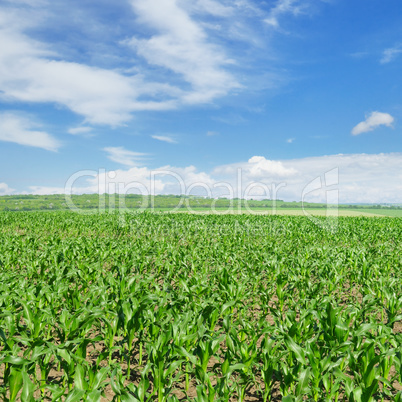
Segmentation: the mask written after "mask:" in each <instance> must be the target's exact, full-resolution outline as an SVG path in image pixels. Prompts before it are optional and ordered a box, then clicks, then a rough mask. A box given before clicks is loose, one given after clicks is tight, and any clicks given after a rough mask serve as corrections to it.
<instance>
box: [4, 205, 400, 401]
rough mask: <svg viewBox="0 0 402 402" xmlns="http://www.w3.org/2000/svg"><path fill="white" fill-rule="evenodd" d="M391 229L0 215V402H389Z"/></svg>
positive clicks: (394, 383) (396, 382) (393, 314)
mask: <svg viewBox="0 0 402 402" xmlns="http://www.w3.org/2000/svg"><path fill="white" fill-rule="evenodd" d="M401 234H402V221H401V220H399V219H392V218H340V219H339V221H338V225H337V231H336V232H330V231H326V230H323V229H322V228H321V227H320V226H317V225H315V224H314V223H312V222H310V221H309V220H308V219H306V218H304V217H284V216H230V215H225V216H212V215H210V216H195V215H185V214H149V213H142V214H125V215H122V214H102V215H78V214H74V213H69V212H63V213H61V212H58V213H2V214H0V397H1V398H2V399H4V400H9V401H15V400H22V401H33V400H54V401H57V400H65V401H68V402H71V401H78V400H86V401H100V400H116V401H150V400H158V401H177V400H191V401H215V400H216V401H229V400H233V401H251V400H255V401H256V400H261V401H267V400H271V401H275V400H284V401H294V400H295V401H301V400H314V401H341V400H344V401H346V400H347V401H356V402H357V401H374V400H376V401H378V400H384V401H385V400H393V401H401V400H402V393H401V389H402V387H401V384H402V324H401V320H402V280H401V279H402V278H401V276H402V273H401V266H402V257H401V256H402V253H401V243H400V241H399V239H400V238H401Z"/></svg>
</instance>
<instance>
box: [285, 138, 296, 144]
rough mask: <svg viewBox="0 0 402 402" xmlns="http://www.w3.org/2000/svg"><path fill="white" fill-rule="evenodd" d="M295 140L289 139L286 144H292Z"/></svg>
mask: <svg viewBox="0 0 402 402" xmlns="http://www.w3.org/2000/svg"><path fill="white" fill-rule="evenodd" d="M294 140H295V139H294V138H288V139H287V140H286V142H287V143H288V144H292V143H293V141H294Z"/></svg>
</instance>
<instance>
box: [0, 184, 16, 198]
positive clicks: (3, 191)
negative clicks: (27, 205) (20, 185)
mask: <svg viewBox="0 0 402 402" xmlns="http://www.w3.org/2000/svg"><path fill="white" fill-rule="evenodd" d="M14 192H15V190H14V189H13V188H11V187H9V186H8V184H6V183H0V195H10V194H12V193H14Z"/></svg>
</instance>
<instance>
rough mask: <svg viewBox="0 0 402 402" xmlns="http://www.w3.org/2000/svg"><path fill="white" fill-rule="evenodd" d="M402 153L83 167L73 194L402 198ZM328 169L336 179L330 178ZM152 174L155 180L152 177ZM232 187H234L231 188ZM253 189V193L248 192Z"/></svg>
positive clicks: (43, 190)
mask: <svg viewBox="0 0 402 402" xmlns="http://www.w3.org/2000/svg"><path fill="white" fill-rule="evenodd" d="M401 171H402V153H390V154H374V155H367V154H349V155H329V156H320V157H311V158H300V159H290V160H281V161H279V160H268V159H266V158H265V157H262V156H254V157H252V158H250V159H249V160H248V161H247V162H239V163H233V164H229V165H222V166H217V167H216V168H215V169H214V170H213V171H212V172H211V173H207V172H203V171H198V170H197V169H196V168H195V167H194V166H187V167H184V168H183V167H174V166H162V167H160V168H158V169H149V168H147V167H135V166H134V167H130V168H129V169H127V170H124V169H118V170H115V171H113V172H99V173H98V174H94V175H93V176H92V177H90V178H88V176H87V175H88V172H87V171H84V172H83V176H82V179H83V181H82V180H77V181H76V182H75V183H79V185H77V186H75V187H74V188H73V189H72V190H73V191H72V192H73V193H74V194H75V193H78V194H80V193H81V194H82V193H98V192H100V193H104V192H109V193H128V192H132V193H139V194H145V195H149V194H151V192H153V191H154V192H155V194H183V193H184V194H186V193H187V194H193V195H204V196H205V195H209V196H212V197H219V196H234V197H237V196H240V197H245V196H247V197H248V198H250V197H253V198H270V197H273V196H275V198H277V199H283V200H285V201H300V200H301V199H302V197H303V194H304V193H305V192H306V191H308V190H307V189H308V186H309V184H310V183H317V178H318V183H319V182H320V180H321V184H322V185H321V186H318V188H316V187H314V188H313V191H310V192H309V193H307V194H304V195H305V200H306V201H314V202H326V199H327V195H328V193H327V191H332V190H337V191H339V201H340V202H342V203H354V202H356V203H382V202H394V203H401V202H402V184H401V179H402V175H401ZM328 172H332V174H331V176H332V179H335V180H332V181H330V182H328V180H327V181H326V179H328V176H329V175H328ZM151 178H153V182H152V181H151ZM229 189H231V190H229ZM250 189H251V191H250ZM66 190H67V191H68V190H69V189H67V188H55V187H42V186H35V187H31V191H35V193H37V194H49V193H65V191H66Z"/></svg>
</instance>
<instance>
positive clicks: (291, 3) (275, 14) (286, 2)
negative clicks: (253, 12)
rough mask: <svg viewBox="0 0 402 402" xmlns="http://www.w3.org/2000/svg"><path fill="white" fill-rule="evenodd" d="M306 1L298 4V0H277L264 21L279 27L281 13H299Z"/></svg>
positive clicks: (302, 10)
mask: <svg viewBox="0 0 402 402" xmlns="http://www.w3.org/2000/svg"><path fill="white" fill-rule="evenodd" d="M306 6H307V5H306V3H303V4H300V1H299V0H278V1H277V3H276V5H275V7H273V8H272V10H271V12H270V14H269V16H268V17H267V18H265V19H264V22H265V23H266V24H268V25H270V26H271V27H273V28H279V17H281V16H282V15H283V14H292V15H295V16H296V15H299V14H301V13H303V12H304V10H305V8H306Z"/></svg>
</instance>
